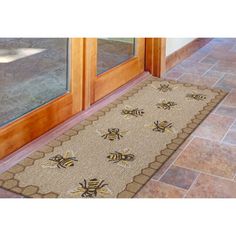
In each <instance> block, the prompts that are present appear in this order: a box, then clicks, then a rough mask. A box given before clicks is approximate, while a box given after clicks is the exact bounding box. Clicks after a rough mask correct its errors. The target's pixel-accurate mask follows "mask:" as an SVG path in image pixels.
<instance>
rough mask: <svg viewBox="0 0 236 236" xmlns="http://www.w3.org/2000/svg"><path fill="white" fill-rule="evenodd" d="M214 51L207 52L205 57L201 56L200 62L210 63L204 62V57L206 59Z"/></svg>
mask: <svg viewBox="0 0 236 236" xmlns="http://www.w3.org/2000/svg"><path fill="white" fill-rule="evenodd" d="M211 53H212V52H208V53H207V54H206V56H204V57H203V58H201V59H200V60H199V61H198V63H201V64H209V63H204V62H202V61H203V60H204V59H206V58H207V57H208V56H211V55H210V54H211Z"/></svg>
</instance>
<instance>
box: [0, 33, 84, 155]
mask: <svg viewBox="0 0 236 236" xmlns="http://www.w3.org/2000/svg"><path fill="white" fill-rule="evenodd" d="M82 40H83V39H70V40H69V39H67V38H1V39H0V159H1V158H2V157H3V156H5V155H7V154H9V153H11V152H12V151H14V150H16V149H17V148H19V147H21V146H23V145H24V144H26V143H27V142H29V141H31V140H33V139H34V138H36V137H38V136H40V135H41V134H43V133H44V132H46V131H47V130H49V129H51V128H53V127H54V126H56V125H57V124H59V123H60V122H62V121H64V120H65V119H67V118H69V117H70V116H72V115H73V114H75V113H77V112H79V111H80V110H81V109H82V86H81V85H82V75H83V71H82V70H83V65H82V60H83V50H82V48H83V42H82Z"/></svg>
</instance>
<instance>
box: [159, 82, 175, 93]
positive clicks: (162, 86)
mask: <svg viewBox="0 0 236 236" xmlns="http://www.w3.org/2000/svg"><path fill="white" fill-rule="evenodd" d="M157 89H158V90H159V91H161V92H164V93H166V92H168V91H172V88H171V87H170V85H169V84H160V87H158V88H157Z"/></svg>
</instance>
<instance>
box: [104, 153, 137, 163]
mask: <svg viewBox="0 0 236 236" xmlns="http://www.w3.org/2000/svg"><path fill="white" fill-rule="evenodd" d="M134 157H135V156H134V154H131V153H127V154H126V153H122V152H117V151H115V152H111V153H110V154H109V155H108V156H107V158H108V161H112V162H113V163H118V162H120V161H124V162H128V161H133V160H134Z"/></svg>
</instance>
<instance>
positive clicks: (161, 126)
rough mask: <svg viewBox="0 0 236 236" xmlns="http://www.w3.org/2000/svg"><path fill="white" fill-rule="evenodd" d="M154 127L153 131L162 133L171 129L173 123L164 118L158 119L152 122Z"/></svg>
mask: <svg viewBox="0 0 236 236" xmlns="http://www.w3.org/2000/svg"><path fill="white" fill-rule="evenodd" d="M154 125H155V128H153V129H152V130H153V131H157V132H161V133H164V132H165V131H166V130H169V131H171V130H170V129H171V128H172V126H173V124H172V123H169V122H168V121H166V120H164V121H161V122H159V121H158V120H157V121H156V122H154Z"/></svg>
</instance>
